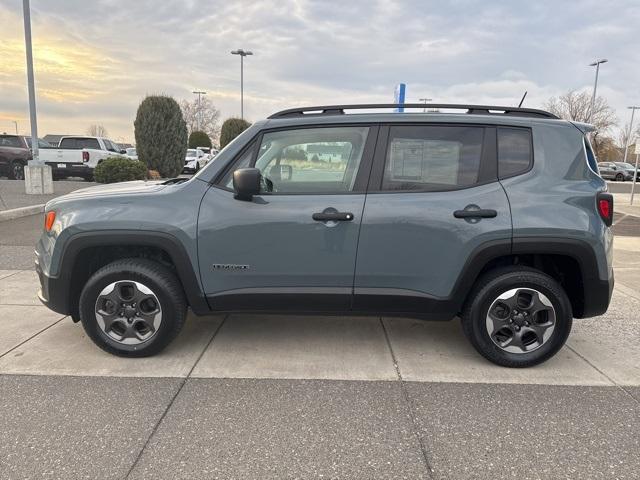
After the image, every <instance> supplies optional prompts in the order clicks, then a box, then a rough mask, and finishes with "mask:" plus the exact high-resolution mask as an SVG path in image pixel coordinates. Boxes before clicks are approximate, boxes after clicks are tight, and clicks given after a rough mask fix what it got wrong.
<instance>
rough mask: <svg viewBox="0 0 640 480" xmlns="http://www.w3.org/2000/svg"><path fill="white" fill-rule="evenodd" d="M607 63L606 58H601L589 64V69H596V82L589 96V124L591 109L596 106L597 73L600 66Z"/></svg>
mask: <svg viewBox="0 0 640 480" xmlns="http://www.w3.org/2000/svg"><path fill="white" fill-rule="evenodd" d="M608 61H609V60H607V59H606V58H602V59H600V60H596V61H595V62H593V63H590V64H589V66H590V67H596V81H595V83H594V84H593V95H591V108H590V109H589V118H588V120H587V121H588V122H591V118H592V117H593V108H594V107H595V104H596V90H597V89H598V73H599V72H600V64H601V63H607V62H608Z"/></svg>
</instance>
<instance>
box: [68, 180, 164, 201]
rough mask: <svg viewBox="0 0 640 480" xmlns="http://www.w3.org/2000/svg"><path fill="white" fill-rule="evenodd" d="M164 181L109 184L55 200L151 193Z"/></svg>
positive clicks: (161, 185)
mask: <svg viewBox="0 0 640 480" xmlns="http://www.w3.org/2000/svg"><path fill="white" fill-rule="evenodd" d="M164 182H165V180H146V181H145V180H136V181H133V182H120V183H111V184H108V185H97V186H94V187H87V188H81V189H80V190H75V191H73V192H71V193H68V194H66V195H63V196H61V197H58V198H57V199H56V200H71V199H78V198H86V197H102V196H110V195H129V194H135V193H153V192H158V191H160V190H162V189H164V188H166V185H164Z"/></svg>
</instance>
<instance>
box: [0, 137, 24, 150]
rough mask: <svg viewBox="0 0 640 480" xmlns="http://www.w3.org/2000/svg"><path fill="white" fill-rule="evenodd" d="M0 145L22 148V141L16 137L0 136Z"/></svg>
mask: <svg viewBox="0 0 640 480" xmlns="http://www.w3.org/2000/svg"><path fill="white" fill-rule="evenodd" d="M0 147H12V148H22V143H21V142H20V139H19V138H18V137H14V136H6V137H0Z"/></svg>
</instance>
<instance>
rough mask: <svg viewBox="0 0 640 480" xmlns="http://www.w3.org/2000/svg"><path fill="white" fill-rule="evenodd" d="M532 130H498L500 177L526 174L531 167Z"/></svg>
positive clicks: (502, 128)
mask: <svg viewBox="0 0 640 480" xmlns="http://www.w3.org/2000/svg"><path fill="white" fill-rule="evenodd" d="M531 143H532V142H531V130H529V129H528V128H504V127H500V128H498V177H500V178H506V177H511V176H513V175H518V174H520V173H524V172H526V171H527V170H529V168H530V167H531V159H532V157H533V155H532V148H531Z"/></svg>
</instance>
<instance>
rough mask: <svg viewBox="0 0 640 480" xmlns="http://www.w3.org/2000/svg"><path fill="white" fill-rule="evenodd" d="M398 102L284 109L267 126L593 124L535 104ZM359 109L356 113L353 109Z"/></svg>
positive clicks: (580, 127)
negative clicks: (568, 117)
mask: <svg viewBox="0 0 640 480" xmlns="http://www.w3.org/2000/svg"><path fill="white" fill-rule="evenodd" d="M398 107H400V105H397V104H358V105H328V106H327V105H325V106H315V107H301V108H291V109H287V110H282V111H280V112H277V113H274V114H273V115H270V116H269V117H268V118H267V119H266V120H265V121H261V122H256V123H259V124H260V125H262V126H263V127H264V126H266V127H269V128H273V127H276V128H277V127H287V126H295V125H300V124H304V125H326V124H348V123H351V124H356V123H406V124H410V123H436V122H437V123H477V124H485V125H486V124H493V125H513V126H531V125H532V124H545V125H554V126H560V125H566V126H569V125H573V126H575V127H577V128H578V129H580V130H582V131H583V132H584V131H588V127H589V125H587V124H578V123H576V122H569V121H567V120H562V119H560V118H558V117H557V116H555V115H554V114H552V113H550V112H546V111H544V110H537V109H531V108H518V107H504V106H494V105H459V104H422V103H417V104H415V103H412V104H404V105H402V107H403V108H404V109H405V110H410V111H404V112H393V111H392V109H397V108H398ZM353 112H356V113H353Z"/></svg>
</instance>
